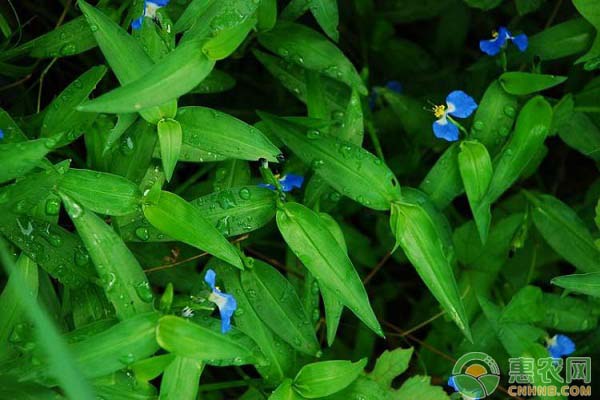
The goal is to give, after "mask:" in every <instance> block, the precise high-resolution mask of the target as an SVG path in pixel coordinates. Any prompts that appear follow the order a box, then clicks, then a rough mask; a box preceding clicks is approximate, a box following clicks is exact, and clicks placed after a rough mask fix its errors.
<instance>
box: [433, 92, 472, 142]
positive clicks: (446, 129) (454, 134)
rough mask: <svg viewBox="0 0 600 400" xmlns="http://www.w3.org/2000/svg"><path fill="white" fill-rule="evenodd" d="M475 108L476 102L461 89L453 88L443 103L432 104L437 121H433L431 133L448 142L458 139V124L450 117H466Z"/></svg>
mask: <svg viewBox="0 0 600 400" xmlns="http://www.w3.org/2000/svg"><path fill="white" fill-rule="evenodd" d="M475 109H477V103H476V102H475V100H473V98H472V97H471V96H469V95H468V94H466V93H465V92H463V91H462V90H455V91H453V92H451V93H450V94H449V95H448V97H446V104H445V105H443V104H442V105H438V106H433V109H432V111H433V114H434V115H435V117H436V118H437V121H435V122H434V123H433V133H434V134H435V136H436V137H437V138H440V139H445V140H447V141H449V142H453V141H456V140H458V130H459V126H458V125H457V123H456V122H455V121H454V120H453V119H452V117H456V118H468V117H469V116H470V115H471V114H472V113H473V111H475Z"/></svg>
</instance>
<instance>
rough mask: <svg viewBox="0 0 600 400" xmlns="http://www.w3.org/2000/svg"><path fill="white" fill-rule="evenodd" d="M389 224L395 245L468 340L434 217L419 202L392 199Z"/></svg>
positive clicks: (468, 331) (454, 285) (450, 266)
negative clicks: (399, 248) (399, 247)
mask: <svg viewBox="0 0 600 400" xmlns="http://www.w3.org/2000/svg"><path fill="white" fill-rule="evenodd" d="M390 226H391V229H392V232H393V233H394V235H395V236H396V243H397V244H396V245H397V246H398V245H399V246H401V247H402V250H404V253H405V254H406V256H407V257H408V259H409V260H410V262H411V263H412V265H413V266H414V267H415V269H416V270H417V273H418V274H419V276H420V277H421V279H423V282H425V285H427V287H428V288H429V290H430V291H431V293H432V294H433V296H434V297H435V298H436V299H437V300H438V301H439V302H440V304H441V305H442V307H443V308H444V309H445V310H446V312H448V314H449V316H450V317H451V318H452V319H453V320H454V322H456V324H457V325H458V327H459V328H460V330H461V331H462V332H463V333H464V334H465V336H466V337H467V338H469V340H470V338H471V332H470V329H469V322H468V320H467V318H466V315H465V310H464V306H463V303H462V300H461V298H460V293H459V292H458V287H457V285H456V279H455V277H454V273H453V271H452V264H451V255H450V254H448V251H449V249H448V248H447V246H446V245H444V238H443V237H441V235H440V233H439V231H438V229H439V228H438V227H436V226H435V224H434V220H432V218H431V216H430V215H429V213H428V212H427V211H426V210H425V209H424V208H423V207H422V206H421V205H419V204H418V203H406V202H394V203H392V214H391V218H390Z"/></svg>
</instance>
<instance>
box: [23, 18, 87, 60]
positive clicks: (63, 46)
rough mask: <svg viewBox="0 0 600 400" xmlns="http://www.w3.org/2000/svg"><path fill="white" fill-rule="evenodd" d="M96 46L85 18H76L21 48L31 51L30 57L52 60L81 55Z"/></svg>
mask: <svg viewBox="0 0 600 400" xmlns="http://www.w3.org/2000/svg"><path fill="white" fill-rule="evenodd" d="M96 45H97V43H96V39H94V35H93V34H92V30H91V29H90V27H89V25H88V23H87V22H86V20H85V18H84V17H77V18H74V19H72V20H70V21H68V22H66V23H64V24H62V25H61V26H59V27H57V28H55V29H53V30H51V31H50V32H48V33H46V34H44V35H42V36H40V37H38V38H35V39H34V40H32V41H31V42H28V43H25V44H24V45H23V46H22V47H25V48H27V49H31V52H30V53H29V55H30V56H31V57H35V58H54V57H65V56H72V55H75V54H79V53H83V52H84V51H87V50H89V49H92V48H94V47H96Z"/></svg>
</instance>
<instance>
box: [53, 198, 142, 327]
mask: <svg viewBox="0 0 600 400" xmlns="http://www.w3.org/2000/svg"><path fill="white" fill-rule="evenodd" d="M61 197H62V199H63V202H64V204H65V208H66V210H67V212H68V213H69V216H70V217H71V220H72V221H73V224H74V225H75V228H77V233H79V236H80V237H81V240H82V241H83V243H84V244H85V247H86V248H87V249H88V251H89V254H90V256H91V258H92V261H93V262H94V265H95V267H96V271H97V272H98V276H99V277H100V280H101V281H102V285H103V288H104V293H106V297H107V298H108V299H109V300H110V302H111V303H112V305H113V306H114V307H115V311H116V312H117V316H118V317H119V318H120V319H126V318H129V317H132V316H134V315H136V314H138V313H140V312H147V311H151V310H152V305H151V304H150V303H151V302H152V300H153V296H152V291H151V289H150V286H149V284H148V280H147V279H146V275H145V274H144V271H142V268H141V267H140V264H139V263H138V261H137V259H136V258H135V257H134V256H133V254H131V251H130V250H129V249H128V248H127V246H125V243H123V241H122V240H121V238H120V237H119V236H118V235H117V234H116V232H115V231H114V230H113V229H112V228H111V227H110V226H108V225H107V224H106V223H105V222H104V221H103V220H102V219H100V217H98V216H97V215H95V214H94V213H92V212H91V211H89V210H86V209H84V208H82V206H81V205H80V204H78V203H77V202H76V201H75V200H73V199H71V198H70V197H69V196H67V195H66V194H62V193H61Z"/></svg>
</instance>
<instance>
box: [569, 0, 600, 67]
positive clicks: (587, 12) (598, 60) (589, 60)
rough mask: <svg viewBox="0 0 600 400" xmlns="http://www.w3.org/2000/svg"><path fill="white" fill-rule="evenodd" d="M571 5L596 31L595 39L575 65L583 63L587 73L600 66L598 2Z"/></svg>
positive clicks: (578, 0)
mask: <svg viewBox="0 0 600 400" xmlns="http://www.w3.org/2000/svg"><path fill="white" fill-rule="evenodd" d="M573 5H574V6H575V8H576V9H577V11H579V13H580V14H581V15H582V16H583V17H584V18H585V19H586V20H588V21H589V23H590V24H592V25H593V26H594V28H595V29H596V38H595V39H594V41H593V42H592V45H591V47H590V48H589V50H588V52H587V53H585V55H583V56H581V57H580V58H579V59H577V61H575V63H577V64H578V63H582V62H585V64H584V68H585V69H586V70H588V71H592V70H595V69H598V67H599V66H600V37H598V32H600V12H599V11H598V10H599V8H600V1H598V0H573Z"/></svg>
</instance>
